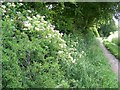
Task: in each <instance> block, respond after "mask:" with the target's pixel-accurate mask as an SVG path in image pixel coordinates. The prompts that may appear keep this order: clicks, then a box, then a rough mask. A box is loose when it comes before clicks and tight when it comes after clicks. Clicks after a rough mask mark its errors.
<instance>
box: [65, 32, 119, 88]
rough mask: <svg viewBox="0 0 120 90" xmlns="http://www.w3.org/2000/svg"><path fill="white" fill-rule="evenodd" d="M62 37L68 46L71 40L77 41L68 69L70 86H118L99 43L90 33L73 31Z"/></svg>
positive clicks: (71, 43)
mask: <svg viewBox="0 0 120 90" xmlns="http://www.w3.org/2000/svg"><path fill="white" fill-rule="evenodd" d="M64 39H65V40H66V41H67V45H68V46H69V47H72V46H73V42H78V43H77V44H76V46H75V48H76V50H77V51H76V54H75V53H73V56H74V59H75V60H76V61H75V63H73V64H72V65H71V67H70V68H69V70H68V72H69V75H68V80H71V83H70V85H71V86H72V87H79V88H81V87H82V88H84V87H85V88H89V87H90V88H95V87H98V88H110V87H111V88H116V87H118V86H117V80H116V78H117V77H116V75H115V74H114V73H113V72H112V70H111V68H110V65H109V64H108V61H107V59H106V57H105V56H104V54H103V52H102V50H101V49H100V47H99V43H98V42H97V41H96V39H95V37H94V36H93V35H92V34H91V33H88V34H87V35H83V34H80V33H79V34H78V33H74V34H71V35H65V36H64ZM69 82H70V81H69Z"/></svg>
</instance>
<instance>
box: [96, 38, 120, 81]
mask: <svg viewBox="0 0 120 90" xmlns="http://www.w3.org/2000/svg"><path fill="white" fill-rule="evenodd" d="M100 39H101V38H97V40H98V41H99V42H100V47H101V48H102V50H103V52H104V54H105V56H106V58H107V59H108V62H109V64H110V66H111V68H112V70H113V71H114V72H115V73H116V74H117V76H118V78H119V80H120V62H119V60H118V59H116V58H115V56H113V55H112V54H111V53H110V52H109V51H108V50H107V49H106V47H105V46H104V45H103V43H102V41H101V40H100Z"/></svg>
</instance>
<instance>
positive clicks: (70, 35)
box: [0, 2, 118, 88]
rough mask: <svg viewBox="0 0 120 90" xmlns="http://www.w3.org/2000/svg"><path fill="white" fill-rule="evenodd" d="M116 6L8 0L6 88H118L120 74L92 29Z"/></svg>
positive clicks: (4, 34)
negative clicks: (14, 0)
mask: <svg viewBox="0 0 120 90" xmlns="http://www.w3.org/2000/svg"><path fill="white" fill-rule="evenodd" d="M87 5H88V7H87ZM114 5H116V3H107V5H106V7H103V4H101V3H97V4H93V3H89V4H88V3H71V2H70V3H17V2H16V3H4V4H3V5H2V6H1V7H0V9H1V11H2V20H1V22H2V86H3V88H95V87H98V88H117V87H118V85H117V77H116V75H115V74H114V73H113V72H112V70H111V69H110V66H109V64H108V62H107V58H105V56H104V54H103V52H102V50H101V49H100V48H99V43H98V42H97V41H96V39H95V35H94V33H93V32H92V31H91V30H92V29H93V28H92V26H94V24H95V23H96V24H98V23H97V22H100V21H101V22H103V21H104V20H105V19H101V18H103V16H104V14H103V13H104V12H106V11H107V12H106V14H105V15H106V16H109V15H111V14H112V13H113V10H111V7H112V6H113V7H114ZM33 8H34V9H33ZM96 8H98V9H99V11H97V10H96ZM92 9H95V10H94V11H95V12H94V13H93V12H92ZM87 10H88V12H86V11H87ZM79 11H81V12H79ZM70 12H72V13H71V14H70ZM102 12H103V13H102ZM87 13H88V14H87ZM100 13H102V14H103V15H101V14H100ZM108 13H109V15H108ZM95 15H96V16H95ZM89 16H91V17H89ZM79 17H80V18H79ZM109 18H110V17H109ZM94 19H95V21H94ZM96 20H97V21H96ZM79 21H80V22H79ZM92 21H94V22H92ZM89 24H90V25H89ZM54 25H55V26H54ZM82 25H83V26H82Z"/></svg>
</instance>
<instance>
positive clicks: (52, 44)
mask: <svg viewBox="0 0 120 90" xmlns="http://www.w3.org/2000/svg"><path fill="white" fill-rule="evenodd" d="M9 5H12V3H9ZM16 12H17V10H16ZM16 12H14V13H12V9H11V11H10V13H9V14H8V15H7V16H4V15H3V16H4V18H3V20H2V26H3V28H2V33H3V38H2V41H3V44H2V47H3V49H2V51H3V57H2V63H3V73H2V75H3V82H2V83H3V88H5V87H12V88H18V87H22V88H25V87H29V88H30V87H32V88H34V87H39V88H40V87H58V86H59V85H60V87H68V86H69V85H68V83H67V81H66V79H65V77H64V75H65V68H66V67H67V65H69V64H70V63H71V61H72V60H73V58H72V56H71V55H70V53H69V48H67V45H66V42H65V41H64V40H63V39H62V33H59V31H57V30H54V26H52V25H51V24H50V23H49V22H47V21H45V20H44V16H40V15H36V16H32V17H31V16H28V14H27V13H26V14H24V13H22V12H19V13H18V15H16V16H15V17H12V16H10V15H11V14H12V15H14V14H15V13H16ZM23 12H27V10H24V11H23ZM3 14H4V13H3ZM18 16H19V19H20V21H17V22H16V21H15V19H16V17H18ZM18 23H20V26H18V25H17V24H18ZM16 25H17V26H16ZM63 82H66V83H63Z"/></svg>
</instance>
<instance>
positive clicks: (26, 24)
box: [24, 23, 32, 28]
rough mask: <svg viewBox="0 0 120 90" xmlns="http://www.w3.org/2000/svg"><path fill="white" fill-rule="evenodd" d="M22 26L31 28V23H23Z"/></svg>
mask: <svg viewBox="0 0 120 90" xmlns="http://www.w3.org/2000/svg"><path fill="white" fill-rule="evenodd" d="M24 26H25V27H28V28H31V26H32V25H31V23H25V24H24Z"/></svg>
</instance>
